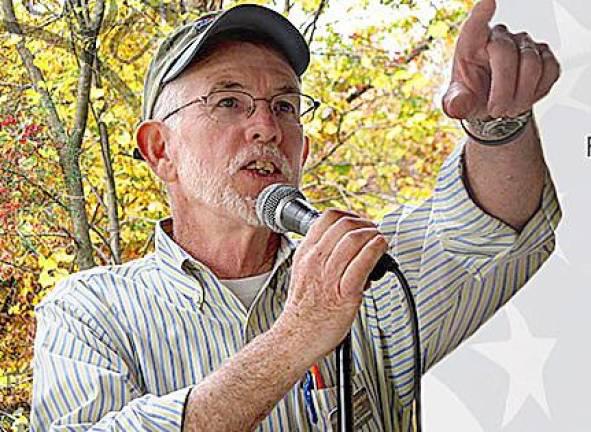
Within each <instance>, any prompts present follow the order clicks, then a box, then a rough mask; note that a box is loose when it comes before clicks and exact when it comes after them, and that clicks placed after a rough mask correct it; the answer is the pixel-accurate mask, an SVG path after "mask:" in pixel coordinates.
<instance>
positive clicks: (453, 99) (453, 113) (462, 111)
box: [442, 81, 477, 119]
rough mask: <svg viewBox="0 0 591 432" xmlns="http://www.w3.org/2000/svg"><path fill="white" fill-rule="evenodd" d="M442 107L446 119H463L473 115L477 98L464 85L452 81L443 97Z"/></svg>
mask: <svg viewBox="0 0 591 432" xmlns="http://www.w3.org/2000/svg"><path fill="white" fill-rule="evenodd" d="M442 107H443V112H445V114H446V115H447V116H448V117H451V118H455V119H465V118H468V117H471V116H473V115H474V114H475V111H476V108H477V98H476V95H475V94H474V93H473V92H472V91H471V90H470V89H469V88H468V87H466V85H464V83H462V82H460V81H452V83H451V84H450V85H449V88H448V89H447V91H446V92H445V95H443V98H442Z"/></svg>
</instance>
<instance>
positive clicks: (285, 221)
mask: <svg viewBox="0 0 591 432" xmlns="http://www.w3.org/2000/svg"><path fill="white" fill-rule="evenodd" d="M278 210H279V211H280V214H281V218H280V220H281V224H282V225H283V227H284V228H285V229H286V230H287V231H291V232H295V233H298V234H301V235H306V234H307V233H308V230H309V229H310V227H311V226H312V224H313V223H314V222H315V221H316V219H318V218H319V217H320V213H319V212H318V211H317V210H316V209H315V208H314V207H312V205H311V204H310V203H308V201H305V200H303V199H295V200H292V201H289V202H288V203H286V204H285V206H283V207H281V206H279V208H278ZM395 267H396V262H395V261H394V259H393V258H392V257H391V256H390V255H388V254H384V255H383V256H382V257H381V258H380V260H379V261H378V263H377V264H376V266H375V267H374V269H373V270H372V271H371V273H370V274H369V280H370V281H372V282H373V281H377V280H380V279H381V278H383V277H384V275H385V274H386V272H388V271H393V269H394V268H395Z"/></svg>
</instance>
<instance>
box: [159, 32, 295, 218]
mask: <svg viewBox="0 0 591 432" xmlns="http://www.w3.org/2000/svg"><path fill="white" fill-rule="evenodd" d="M179 81H180V82H178V83H177V82H175V85H181V86H182V91H181V92H180V93H181V94H182V95H183V96H182V97H183V100H179V101H178V104H177V105H178V106H180V105H182V104H183V103H185V102H187V101H188V100H191V99H193V98H195V97H198V96H205V95H208V94H209V93H210V92H212V91H214V90H225V89H229V90H240V91H245V92H248V93H250V94H251V95H253V96H254V97H255V98H267V99H269V98H271V97H272V96H274V95H276V94H278V93H284V92H286V91H289V90H287V89H291V91H299V83H298V80H297V77H296V76H295V73H294V72H293V70H292V69H291V67H290V66H289V64H288V63H287V62H286V60H284V58H283V57H282V56H281V55H279V54H278V53H276V52H275V51H273V50H270V49H267V48H265V47H263V46H259V45H254V44H250V43H243V42H227V43H223V44H222V45H221V46H220V47H218V48H217V49H216V50H215V51H214V52H213V53H212V54H211V55H210V56H209V57H207V58H206V59H205V60H204V61H202V62H199V63H198V64H197V65H196V66H195V67H193V68H191V69H190V70H189V71H187V72H186V73H185V74H184V75H183V76H182V77H181V78H180V79H179ZM175 116H179V118H178V119H176V128H174V129H175V130H174V132H173V134H172V141H173V142H172V143H171V144H172V146H171V147H172V149H171V151H172V153H173V155H172V158H173V159H174V160H175V165H176V167H177V177H178V180H177V186H178V190H179V191H180V193H181V196H182V197H183V198H184V199H186V200H188V201H189V203H195V204H198V203H199V204H205V205H207V206H208V207H209V208H210V209H211V210H212V211H214V212H220V213H223V214H224V216H231V217H238V218H240V219H242V220H243V221H246V222H247V223H248V224H250V225H255V226H256V225H260V224H259V222H258V220H257V217H256V212H255V202H256V197H257V195H258V194H259V193H260V192H261V190H263V189H264V188H265V187H266V186H268V185H270V184H273V183H289V184H293V185H298V184H299V181H300V174H301V168H302V164H303V159H304V157H305V155H304V138H303V131H302V127H301V126H300V125H297V124H283V123H281V122H279V121H278V120H277V119H275V117H274V116H273V114H272V112H271V110H270V107H269V104H268V103H266V102H265V101H257V102H256V110H255V112H254V114H253V115H252V116H251V117H250V118H245V119H243V120H240V121H236V122H232V123H220V122H218V121H216V120H214V119H212V118H211V117H210V116H209V115H208V114H207V111H206V109H205V107H204V106H203V105H201V104H194V105H191V106H189V107H187V108H186V109H184V110H182V111H180V112H178V113H177V114H175ZM167 121H168V120H167ZM256 162H259V163H258V164H256ZM268 164H272V166H273V172H272V173H269V172H268V170H264V169H261V168H262V167H263V166H266V167H267V168H269V167H270V166H271V165H268Z"/></svg>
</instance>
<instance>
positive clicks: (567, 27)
mask: <svg viewBox="0 0 591 432" xmlns="http://www.w3.org/2000/svg"><path fill="white" fill-rule="evenodd" d="M552 3H553V5H554V17H555V21H556V28H557V29H558V32H559V34H560V50H559V55H560V57H561V58H562V59H563V60H565V61H568V62H572V63H579V62H582V63H588V62H587V61H585V59H587V60H588V58H589V56H591V45H589V44H588V43H582V42H583V41H588V40H591V29H588V28H586V27H585V26H583V25H581V24H580V22H579V21H577V19H576V18H575V17H574V16H573V15H572V14H571V13H570V12H569V11H568V10H567V9H566V8H565V7H564V6H563V5H562V4H561V3H560V2H559V1H556V0H554V1H553V2H552ZM577 42H579V43H577Z"/></svg>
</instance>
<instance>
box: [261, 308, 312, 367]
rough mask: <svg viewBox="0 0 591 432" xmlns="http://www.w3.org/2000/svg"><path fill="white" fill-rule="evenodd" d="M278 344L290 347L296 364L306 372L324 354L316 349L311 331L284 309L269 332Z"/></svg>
mask: <svg viewBox="0 0 591 432" xmlns="http://www.w3.org/2000/svg"><path fill="white" fill-rule="evenodd" d="M267 333H269V336H270V337H272V338H273V339H275V341H276V342H277V343H278V344H281V345H282V346H286V347H288V349H289V351H290V353H293V354H294V361H295V363H294V365H295V366H296V368H297V369H301V371H302V373H303V372H305V371H306V370H307V369H308V368H309V367H310V366H311V365H312V364H314V362H316V361H317V360H318V358H319V357H321V356H322V354H318V353H317V352H316V351H317V350H314V344H313V343H311V342H312V341H311V338H310V335H311V334H312V333H311V332H309V331H307V330H306V329H305V328H304V327H303V326H302V325H300V324H299V323H298V322H297V319H295V318H294V317H288V316H287V313H286V312H285V311H284V312H283V313H282V314H281V315H280V316H279V318H277V320H276V321H275V323H274V324H273V326H272V327H271V328H270V329H269V331H268V332H267Z"/></svg>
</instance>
